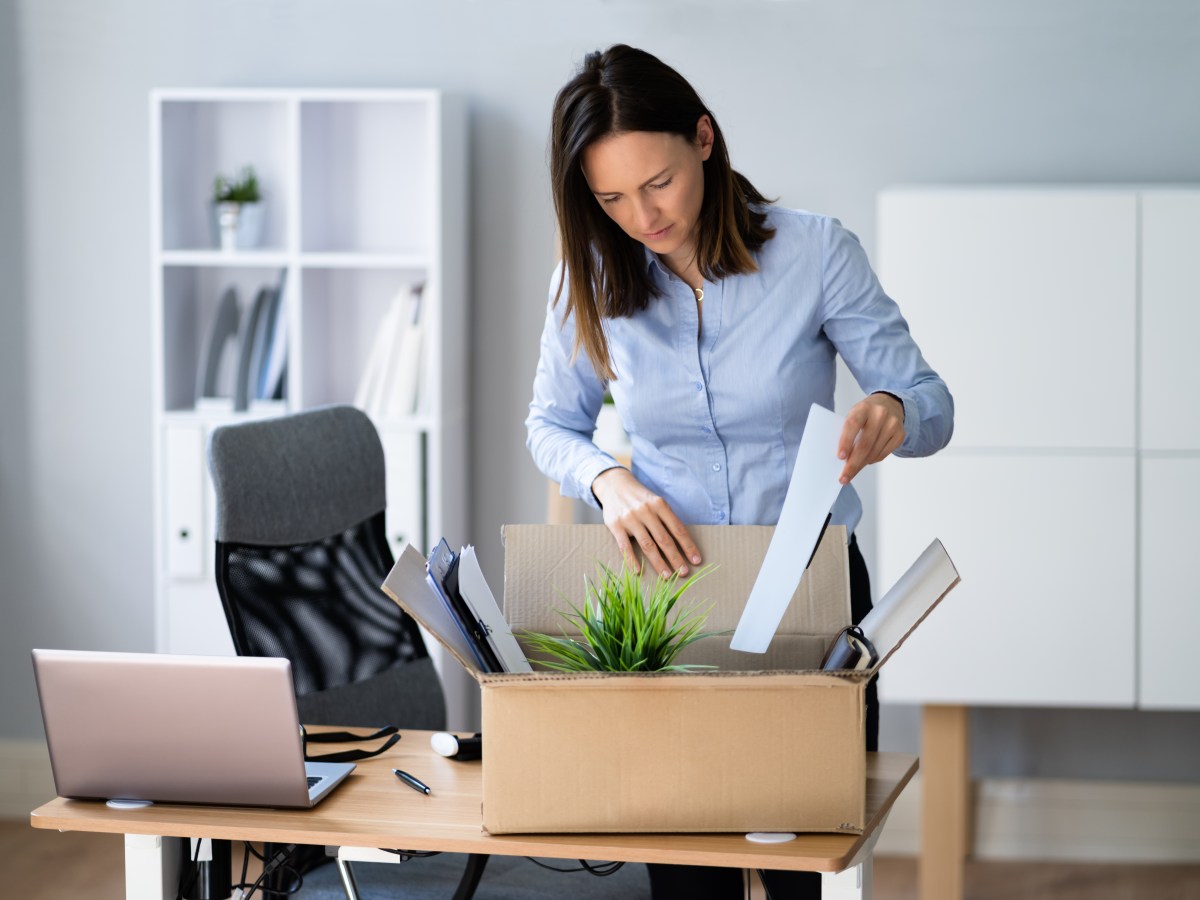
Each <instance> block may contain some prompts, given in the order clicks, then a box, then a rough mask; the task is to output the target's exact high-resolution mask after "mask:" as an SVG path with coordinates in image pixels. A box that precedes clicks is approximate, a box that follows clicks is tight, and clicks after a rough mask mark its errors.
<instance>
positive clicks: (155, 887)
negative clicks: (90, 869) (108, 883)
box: [125, 834, 183, 900]
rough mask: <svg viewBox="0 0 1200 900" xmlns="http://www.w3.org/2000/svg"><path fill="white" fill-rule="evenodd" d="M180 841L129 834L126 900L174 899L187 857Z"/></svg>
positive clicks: (126, 837)
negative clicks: (181, 862)
mask: <svg viewBox="0 0 1200 900" xmlns="http://www.w3.org/2000/svg"><path fill="white" fill-rule="evenodd" d="M180 845H181V841H180V839H179V838H169V837H158V836H157V835H152V834H127V835H125V900H174V898H175V894H176V891H177V890H178V888H179V866H180V861H181V859H182V858H183V854H182V851H181V849H180Z"/></svg>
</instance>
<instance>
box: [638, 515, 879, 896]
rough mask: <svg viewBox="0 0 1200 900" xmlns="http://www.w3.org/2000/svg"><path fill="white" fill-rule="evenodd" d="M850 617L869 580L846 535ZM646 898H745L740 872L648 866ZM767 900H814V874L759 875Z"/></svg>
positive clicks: (873, 741)
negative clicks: (848, 560)
mask: <svg viewBox="0 0 1200 900" xmlns="http://www.w3.org/2000/svg"><path fill="white" fill-rule="evenodd" d="M849 556H850V617H851V618H852V619H853V620H854V624H856V625H857V624H858V623H859V622H861V621H862V619H863V616H865V615H866V614H867V613H868V612H870V611H871V579H870V576H869V574H868V573H867V563H866V561H865V560H864V559H863V556H862V553H861V552H860V551H859V549H858V540H857V539H856V538H855V537H854V535H851V536H850V552H849ZM875 681H876V679H871V683H870V684H868V685H867V692H866V707H867V709H866V739H867V750H869V751H875V750H878V749H879V691H878V688H877V687H876V685H875ZM647 868H648V869H649V870H650V896H651V897H652V898H653V900H692V898H700V897H703V898H706V900H707V898H712V900H724V898H729V900H739V898H741V897H743V896H745V891H744V889H743V887H742V870H741V869H729V868H719V867H716V866H712V867H710V866H664V865H657V864H651V865H649V866H647ZM762 876H763V885H764V886H765V887H766V890H767V895H768V900H817V898H819V897H820V896H821V875H820V873H818V872H781V871H770V872H763V873H762Z"/></svg>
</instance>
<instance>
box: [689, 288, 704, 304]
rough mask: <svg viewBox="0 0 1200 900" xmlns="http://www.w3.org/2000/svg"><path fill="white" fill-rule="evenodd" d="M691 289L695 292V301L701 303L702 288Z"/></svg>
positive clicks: (702, 300) (702, 297)
mask: <svg viewBox="0 0 1200 900" xmlns="http://www.w3.org/2000/svg"><path fill="white" fill-rule="evenodd" d="M692 290H693V291H695V292H696V302H697V303H703V302H704V288H692Z"/></svg>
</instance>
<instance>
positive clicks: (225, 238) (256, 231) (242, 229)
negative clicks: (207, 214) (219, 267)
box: [213, 166, 263, 252]
mask: <svg viewBox="0 0 1200 900" xmlns="http://www.w3.org/2000/svg"><path fill="white" fill-rule="evenodd" d="M213 216H214V219H215V221H216V224H217V229H218V234H219V235H220V244H221V249H222V250H224V251H226V252H229V251H233V250H245V249H247V248H249V247H255V246H257V245H258V241H259V238H260V236H261V234H262V220H263V204H262V191H261V190H260V189H259V186H258V175H257V174H255V171H254V167H253V166H244V167H243V168H242V170H241V171H240V172H238V174H237V175H235V176H234V177H232V178H227V177H226V176H224V175H217V177H216V178H215V179H213Z"/></svg>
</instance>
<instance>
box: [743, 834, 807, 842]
mask: <svg viewBox="0 0 1200 900" xmlns="http://www.w3.org/2000/svg"><path fill="white" fill-rule="evenodd" d="M795 839H796V836H795V835H794V834H792V833H791V832H790V831H752V832H750V833H749V834H748V835H746V840H748V841H753V842H754V843H756V844H786V843H787V842H788V841H794V840H795Z"/></svg>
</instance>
